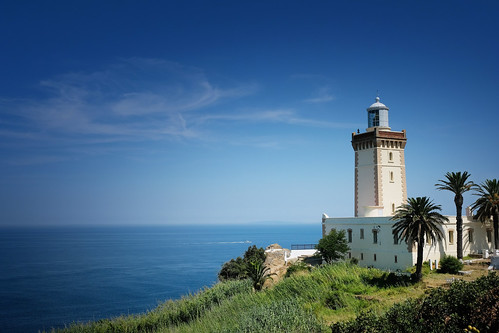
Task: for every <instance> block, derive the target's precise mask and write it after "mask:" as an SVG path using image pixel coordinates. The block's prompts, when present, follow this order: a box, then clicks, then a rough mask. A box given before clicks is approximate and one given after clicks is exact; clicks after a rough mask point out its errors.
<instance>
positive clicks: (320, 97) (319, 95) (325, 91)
mask: <svg viewBox="0 0 499 333" xmlns="http://www.w3.org/2000/svg"><path fill="white" fill-rule="evenodd" d="M333 100H334V95H333V94H332V92H331V88H330V87H329V86H324V87H321V88H320V89H319V90H318V91H317V92H316V93H315V96H314V97H312V98H308V99H305V100H304V102H307V103H327V102H331V101H333Z"/></svg>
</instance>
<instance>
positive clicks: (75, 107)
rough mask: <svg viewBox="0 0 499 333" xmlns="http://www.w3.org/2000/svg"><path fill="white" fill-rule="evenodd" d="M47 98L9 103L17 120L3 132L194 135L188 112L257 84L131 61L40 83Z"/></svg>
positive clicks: (132, 136) (136, 136)
mask: <svg viewBox="0 0 499 333" xmlns="http://www.w3.org/2000/svg"><path fill="white" fill-rule="evenodd" d="M40 85H41V87H42V88H43V89H44V91H45V93H46V97H45V98H41V99H37V100H33V99H25V100H16V101H10V102H8V101H4V103H3V104H4V105H5V104H7V105H5V106H6V108H5V110H6V112H7V113H10V116H11V117H15V120H14V121H15V124H14V125H12V124H10V125H8V126H7V125H5V126H3V127H4V128H3V129H2V128H0V135H2V136H8V137H20V136H21V137H22V136H24V137H30V136H31V137H33V136H36V135H41V134H42V133H43V134H44V135H45V136H47V135H49V136H50V135H52V136H53V137H56V138H61V136H62V137H73V138H74V137H77V136H79V137H80V138H81V139H89V140H93V141H96V140H99V139H102V140H103V141H109V140H110V139H111V140H116V141H124V140H143V139H160V138H164V137H183V138H193V137H196V136H197V135H198V133H197V132H196V129H194V128H191V127H189V125H188V124H187V123H186V121H185V116H184V115H185V113H187V112H190V111H196V110H200V109H203V108H206V107H209V106H212V105H215V104H216V103H218V102H220V101H223V100H227V99H230V98H238V97H241V96H244V95H247V94H252V93H253V92H254V91H255V87H254V86H252V85H248V86H243V85H241V86H236V87H230V88H227V89H226V88H220V87H217V86H216V85H214V84H213V83H211V82H210V81H209V80H208V78H207V77H206V75H205V74H204V72H203V71H201V70H199V69H196V68H192V67H186V66H182V65H179V64H176V63H172V62H167V61H161V60H151V59H128V60H123V61H121V62H120V63H118V64H115V65H112V66H110V67H109V68H108V69H106V70H103V71H100V72H94V73H70V74H65V75H60V76H58V77H55V78H52V79H48V80H44V81H42V82H41V83H40Z"/></svg>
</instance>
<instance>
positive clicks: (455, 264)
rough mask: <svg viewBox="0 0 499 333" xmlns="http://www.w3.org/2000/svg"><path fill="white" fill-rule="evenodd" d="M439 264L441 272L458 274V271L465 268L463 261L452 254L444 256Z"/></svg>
mask: <svg viewBox="0 0 499 333" xmlns="http://www.w3.org/2000/svg"><path fill="white" fill-rule="evenodd" d="M439 266H440V268H439V270H438V271H439V273H449V274H457V272H459V271H460V270H461V269H463V263H462V262H461V261H460V260H459V259H457V258H456V257H452V256H444V257H443V259H442V260H440V265H439Z"/></svg>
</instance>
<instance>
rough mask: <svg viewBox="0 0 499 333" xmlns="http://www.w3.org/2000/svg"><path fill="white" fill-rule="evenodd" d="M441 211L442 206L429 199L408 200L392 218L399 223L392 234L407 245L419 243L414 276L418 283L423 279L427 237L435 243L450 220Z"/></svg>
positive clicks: (393, 227) (394, 226)
mask: <svg viewBox="0 0 499 333" xmlns="http://www.w3.org/2000/svg"><path fill="white" fill-rule="evenodd" d="M440 210H441V208H440V205H435V204H433V201H431V200H430V199H429V198H427V197H417V198H408V199H407V203H406V204H403V205H401V206H399V207H398V208H397V210H396V211H395V214H394V215H393V217H392V218H391V219H392V220H395V221H397V222H396V223H395V224H394V225H393V226H392V233H393V234H394V235H397V238H399V239H402V240H404V241H405V242H406V243H412V242H414V241H415V242H416V243H418V256H417V260H416V273H415V274H414V279H415V281H416V282H417V281H419V280H421V278H422V277H423V274H422V268H423V247H424V241H425V237H426V239H431V240H432V241H433V242H435V240H437V239H438V240H440V239H442V237H443V234H442V231H441V229H440V228H439V227H440V225H441V224H442V223H444V222H446V221H448V219H447V218H446V217H445V216H443V215H442V214H440V213H439V212H438V211H440Z"/></svg>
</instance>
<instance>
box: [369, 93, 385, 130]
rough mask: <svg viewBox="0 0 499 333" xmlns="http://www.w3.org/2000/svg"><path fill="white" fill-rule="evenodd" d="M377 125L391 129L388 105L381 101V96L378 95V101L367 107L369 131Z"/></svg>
mask: <svg viewBox="0 0 499 333" xmlns="http://www.w3.org/2000/svg"><path fill="white" fill-rule="evenodd" d="M375 127H378V128H383V129H388V130H389V129H390V126H389V125H388V107H387V106H386V105H385V104H383V103H381V102H380V101H379V97H376V102H374V103H373V104H371V106H370V107H368V108H367V131H372V130H374V128H375Z"/></svg>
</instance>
